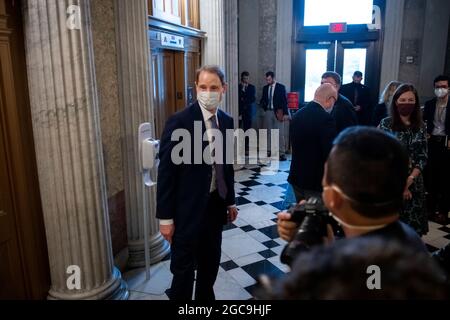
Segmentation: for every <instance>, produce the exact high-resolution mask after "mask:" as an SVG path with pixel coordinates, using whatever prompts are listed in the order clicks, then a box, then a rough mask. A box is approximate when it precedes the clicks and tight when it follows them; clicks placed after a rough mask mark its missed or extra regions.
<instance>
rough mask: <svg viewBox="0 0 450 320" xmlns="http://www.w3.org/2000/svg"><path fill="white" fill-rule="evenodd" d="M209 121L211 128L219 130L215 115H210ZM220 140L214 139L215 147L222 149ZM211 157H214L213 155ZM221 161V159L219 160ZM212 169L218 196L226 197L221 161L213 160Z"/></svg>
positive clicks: (226, 190)
mask: <svg viewBox="0 0 450 320" xmlns="http://www.w3.org/2000/svg"><path fill="white" fill-rule="evenodd" d="M209 122H210V124H211V129H217V130H219V127H218V126H217V121H216V116H215V115H214V116H212V117H211V118H209ZM218 142H220V140H216V141H215V147H216V148H217V149H220V150H223V145H222V144H220V143H218ZM212 156H213V159H214V155H212ZM221 162H223V161H221ZM213 165H214V170H215V172H216V186H217V190H218V191H219V196H220V197H221V198H222V199H224V200H225V199H226V197H227V192H228V189H227V184H226V182H225V172H224V167H223V163H216V162H214V164H213Z"/></svg>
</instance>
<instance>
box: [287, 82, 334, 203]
mask: <svg viewBox="0 0 450 320" xmlns="http://www.w3.org/2000/svg"><path fill="white" fill-rule="evenodd" d="M337 95H338V93H337V90H336V89H335V87H334V86H332V85H331V84H329V83H325V84H322V85H321V86H320V87H319V88H318V89H317V90H316V93H315V95H314V100H313V101H312V102H310V103H309V104H308V105H306V107H304V108H302V109H300V110H299V111H297V112H296V113H295V115H294V116H293V117H292V122H291V130H290V137H291V141H292V162H291V170H290V174H289V178H288V181H289V183H290V184H291V185H292V186H293V188H294V192H295V196H296V198H297V201H301V200H303V199H308V198H310V197H313V196H314V197H319V198H320V196H321V192H322V184H321V183H322V177H323V171H324V165H325V162H326V160H327V157H328V154H329V153H330V150H331V147H332V145H333V140H334V138H335V137H336V135H337V133H336V125H335V121H334V119H333V117H332V116H331V115H330V112H331V110H332V108H333V106H334V104H335V102H336V100H337Z"/></svg>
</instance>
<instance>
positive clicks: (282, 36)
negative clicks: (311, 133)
mask: <svg viewBox="0 0 450 320" xmlns="http://www.w3.org/2000/svg"><path fill="white" fill-rule="evenodd" d="M293 11H294V3H293V0H277V55H276V68H275V69H276V78H277V81H279V82H280V83H282V84H284V85H285V86H286V90H287V92H289V91H290V90H291V70H292V32H293V30H292V29H293V28H292V20H293ZM280 134H283V135H284V141H285V145H284V146H283V147H284V149H285V150H288V149H289V122H283V126H282V132H280Z"/></svg>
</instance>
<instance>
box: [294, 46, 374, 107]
mask: <svg viewBox="0 0 450 320" xmlns="http://www.w3.org/2000/svg"><path fill="white" fill-rule="evenodd" d="M373 53H374V45H373V42H369V41H367V42H356V41H337V40H335V41H322V42H318V43H314V44H303V45H302V48H301V53H300V57H299V60H300V63H301V64H302V65H303V66H304V71H303V74H304V79H303V81H302V82H303V84H302V87H301V88H302V90H301V91H300V92H303V93H304V94H303V97H302V98H303V101H311V100H312V99H313V98H314V92H315V90H316V89H317V87H318V86H319V85H320V80H321V76H322V74H323V73H324V72H325V71H328V70H332V71H335V72H337V73H339V74H340V75H341V76H342V83H343V84H345V83H349V82H352V76H353V73H354V72H355V71H357V70H358V71H361V72H362V73H363V75H364V78H363V81H362V83H363V84H365V83H367V82H369V83H374V82H375V80H374V79H373V78H374V77H373V75H374V74H375V73H376V70H374V69H373V67H372V66H373V64H371V63H368V62H369V61H373V60H374V57H373ZM366 77H369V78H370V79H369V80H368V79H367V78H366Z"/></svg>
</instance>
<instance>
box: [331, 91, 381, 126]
mask: <svg viewBox="0 0 450 320" xmlns="http://www.w3.org/2000/svg"><path fill="white" fill-rule="evenodd" d="M355 89H356V90H357V91H358V96H357V100H356V101H355ZM339 93H340V94H342V95H343V96H345V97H346V98H347V99H348V100H350V102H351V103H352V104H353V105H354V106H357V105H359V106H361V110H360V111H357V112H356V114H357V116H358V123H359V124H360V125H370V124H371V122H372V114H373V111H372V110H373V108H372V101H371V99H370V89H369V88H368V87H367V86H365V85H363V84H356V83H354V82H352V83H347V84H345V85H343V86H342V87H341V89H340V90H339Z"/></svg>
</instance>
